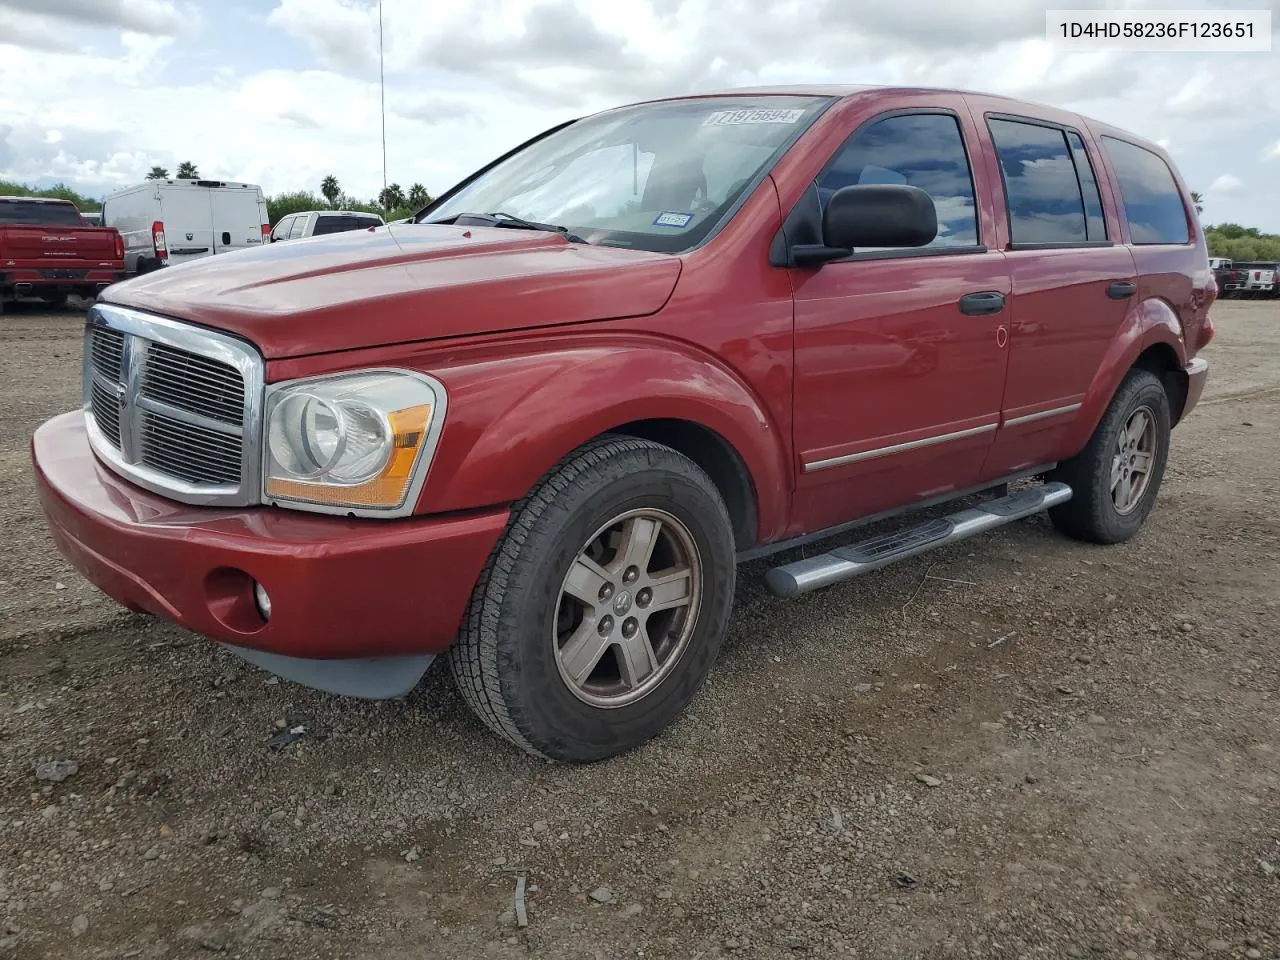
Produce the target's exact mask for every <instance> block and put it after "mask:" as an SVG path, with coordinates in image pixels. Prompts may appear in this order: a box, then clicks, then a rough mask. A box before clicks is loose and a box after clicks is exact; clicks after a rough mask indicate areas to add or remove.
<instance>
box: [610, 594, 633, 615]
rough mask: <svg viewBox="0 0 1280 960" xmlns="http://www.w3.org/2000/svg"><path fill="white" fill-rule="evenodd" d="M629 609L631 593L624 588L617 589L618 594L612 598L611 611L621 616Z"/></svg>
mask: <svg viewBox="0 0 1280 960" xmlns="http://www.w3.org/2000/svg"><path fill="white" fill-rule="evenodd" d="M630 609H631V594H630V593H629V592H628V591H626V590H619V591H618V595H617V596H616V597H614V598H613V612H614V613H616V614H617V615H618V616H622V615H623V614H624V613H626V612H627V611H628V610H630Z"/></svg>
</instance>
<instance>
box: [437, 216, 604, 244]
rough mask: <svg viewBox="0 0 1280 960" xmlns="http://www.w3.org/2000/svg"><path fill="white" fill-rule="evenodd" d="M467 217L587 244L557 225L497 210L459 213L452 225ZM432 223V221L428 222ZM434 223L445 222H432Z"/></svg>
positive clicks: (567, 229)
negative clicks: (541, 232)
mask: <svg viewBox="0 0 1280 960" xmlns="http://www.w3.org/2000/svg"><path fill="white" fill-rule="evenodd" d="M467 217H473V218H475V219H484V220H489V221H492V222H491V223H490V224H489V226H493V227H508V228H510V229H514V230H541V231H543V232H544V233H558V234H560V235H561V236H563V237H564V238H565V239H566V240H568V241H569V242H570V243H587V242H588V241H587V240H585V239H583V238H582V237H580V236H578V235H577V234H576V233H574V232H573V231H572V230H570V229H569V228H568V227H562V226H560V224H558V223H539V222H538V221H536V220H525V219H524V218H523V217H517V216H516V215H515V214H512V213H504V212H503V211H501V210H499V211H497V212H496V213H460V214H458V215H457V216H455V217H453V218H452V220H453V222H454V223H457V222H458V221H459V220H463V219H465V218H467ZM429 222H432V221H429ZM434 222H436V223H440V222H447V221H434Z"/></svg>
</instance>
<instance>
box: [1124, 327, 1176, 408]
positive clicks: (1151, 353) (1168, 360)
mask: <svg viewBox="0 0 1280 960" xmlns="http://www.w3.org/2000/svg"><path fill="white" fill-rule="evenodd" d="M1130 369H1131V370H1146V371H1148V372H1149V373H1153V374H1155V375H1156V376H1157V377H1159V378H1160V382H1161V384H1163V386H1164V392H1165V394H1166V395H1167V396H1168V397H1169V414H1170V417H1171V420H1172V422H1173V423H1174V424H1177V422H1178V421H1179V420H1180V419H1181V418H1182V410H1183V407H1184V406H1186V402H1187V374H1186V371H1184V370H1183V369H1182V364H1181V363H1180V362H1179V360H1178V354H1177V352H1176V351H1175V350H1174V349H1173V347H1172V346H1170V345H1169V344H1167V343H1164V342H1159V343H1153V344H1151V346H1149V347H1147V348H1146V349H1145V350H1143V351H1142V353H1140V354H1139V355H1138V358H1137V359H1136V360H1134V362H1133V365H1132V366H1131V367H1130Z"/></svg>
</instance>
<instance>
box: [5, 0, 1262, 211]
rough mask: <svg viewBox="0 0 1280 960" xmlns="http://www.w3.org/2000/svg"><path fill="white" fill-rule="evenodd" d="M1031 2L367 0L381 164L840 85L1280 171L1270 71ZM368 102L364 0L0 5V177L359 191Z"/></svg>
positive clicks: (1210, 164)
mask: <svg viewBox="0 0 1280 960" xmlns="http://www.w3.org/2000/svg"><path fill="white" fill-rule="evenodd" d="M1063 2H1064V0H1054V2H1053V3H1052V5H1053V6H1055V7H1056V6H1061V5H1063ZM1080 2H1081V3H1085V0H1080ZM1151 2H1153V3H1154V2H1156V0H1151ZM1271 2H1272V3H1273V4H1274V3H1276V2H1280V0H1271ZM1046 5H1048V4H1047V0H1043V2H1042V0H973V2H971V3H969V4H966V5H954V4H953V5H947V4H941V3H936V2H933V0H927V2H926V0H895V2H893V3H872V2H867V3H857V4H851V3H848V2H847V0H775V2H773V3H770V4H763V3H761V2H760V0H610V2H609V3H598V2H595V0H454V2H452V3H431V4H427V3H424V2H422V0H383V6H384V16H385V21H384V26H385V44H386V46H385V52H386V80H387V84H386V109H387V148H388V173H389V176H390V178H391V179H392V180H394V181H398V182H400V183H401V185H407V184H409V183H412V182H414V181H421V182H422V183H424V184H426V185H427V187H428V188H429V189H430V190H431V191H432V192H439V191H441V190H443V189H445V188H447V187H448V186H450V185H451V184H452V183H453V182H455V181H456V180H458V179H459V178H461V177H462V176H464V175H466V174H467V173H469V172H470V171H471V170H473V169H475V168H476V167H477V166H479V165H481V164H483V163H485V162H487V161H488V160H490V159H492V158H493V157H494V156H496V155H498V154H499V153H501V152H504V151H506V150H507V149H510V148H511V147H512V146H514V145H515V144H517V143H519V142H521V141H522V140H525V139H527V138H528V137H530V136H532V135H533V134H535V133H537V132H539V131H540V130H543V129H546V128H547V127H549V126H551V125H553V124H555V123H559V122H561V121H563V120H567V119H570V118H572V117H575V116H581V115H583V114H585V113H588V112H591V111H594V110H597V109H602V108H605V107H609V106H613V105H616V104H619V103H624V102H627V101H631V100H636V99H644V98H649V97H654V96H662V95H667V94H678V93H683V92H698V91H706V90H709V89H722V88H725V87H733V86H739V85H751V84H769V83H804V82H819V83H821V82H850V83H884V84H920V85H927V86H955V87H961V88H966V89H978V90H989V91H991V92H993V93H1004V94H1008V95H1011V96H1015V97H1021V98H1026V99H1030V100H1035V101H1039V102H1044V103H1051V104H1054V105H1057V106H1062V107H1066V108H1068V109H1074V110H1079V111H1081V112H1083V113H1086V114H1088V115H1090V116H1093V117H1096V118H1097V119H1099V120H1102V121H1106V122H1108V123H1112V124H1115V125H1116V126H1119V127H1121V128H1124V129H1128V130H1132V131H1133V132H1134V133H1137V134H1139V135H1141V136H1145V137H1149V138H1151V139H1153V140H1156V141H1158V142H1161V143H1164V144H1165V145H1166V146H1168V145H1170V144H1176V150H1177V163H1178V165H1179V168H1180V169H1181V170H1182V172H1183V174H1184V176H1185V177H1186V179H1187V180H1188V182H1189V183H1191V185H1192V186H1193V187H1195V188H1197V189H1200V190H1202V191H1204V192H1206V193H1208V192H1209V187H1207V186H1206V185H1207V184H1209V183H1211V182H1213V181H1214V178H1215V177H1218V175H1219V174H1220V173H1221V172H1222V170H1223V169H1224V168H1230V169H1231V170H1232V171H1233V173H1232V175H1233V176H1236V177H1238V178H1240V179H1241V180H1243V181H1246V182H1248V183H1251V184H1252V183H1262V182H1264V178H1265V176H1266V172H1265V171H1266V166H1265V165H1264V157H1270V158H1273V159H1280V143H1276V142H1275V138H1276V130H1277V129H1278V128H1280V121H1278V116H1277V111H1276V110H1275V109H1271V108H1269V107H1268V106H1267V104H1268V101H1267V100H1266V98H1262V99H1259V98H1256V97H1239V96H1237V93H1238V91H1240V90H1249V89H1259V90H1262V89H1280V59H1278V58H1274V57H1272V58H1266V57H1263V58H1259V57H1252V58H1230V57H1223V56H1221V55H1216V54H1206V55H1191V54H1145V55H1141V56H1136V55H1117V54H1112V53H1106V52H1098V53H1076V52H1064V51H1061V50H1056V49H1053V48H1051V47H1049V46H1048V45H1047V44H1046V42H1045V40H1044V9H1045V6H1046ZM1087 5H1088V6H1092V7H1096V6H1097V3H1096V2H1094V0H1088V2H1087ZM1125 5H1131V4H1129V3H1127V0H1110V2H1109V3H1108V6H1109V7H1121V6H1125ZM55 10H56V11H57V14H56V19H55V15H54V13H53V11H55ZM1275 19H1276V21H1277V23H1280V16H1277V17H1276V18H1275ZM196 21H198V22H199V23H200V24H201V29H200V30H199V31H195V30H191V29H184V28H183V27H184V25H186V24H189V23H192V22H196ZM15 24H16V25H17V26H16V27H14V28H13V29H8V28H9V27H13V25H15ZM5 43H8V44H9V45H7V46H6V45H3V44H5ZM379 106H380V96H379V88H378V21H377V6H376V4H375V3H374V0H254V2H253V3H252V4H250V3H248V2H247V0H232V2H230V3H228V2H227V0H0V118H3V121H0V178H7V179H18V180H23V181H28V182H30V181H34V180H37V179H44V180H48V179H49V178H53V177H63V178H65V179H67V181H68V182H69V183H72V184H73V185H77V184H78V185H81V186H83V187H84V188H85V189H87V190H89V191H90V192H91V193H97V192H101V191H102V190H105V189H106V188H107V187H109V186H112V185H122V184H125V183H128V182H130V181H133V180H136V179H139V178H141V177H142V176H143V175H145V173H146V171H147V170H148V169H149V168H150V166H151V165H153V164H160V165H163V166H167V167H169V168H170V169H172V168H173V167H174V166H176V165H177V163H178V162H180V161H182V160H193V161H195V162H197V163H198V165H199V167H200V170H201V173H203V174H205V175H206V176H211V177H214V176H216V177H219V178H223V179H236V180H248V181H251V182H259V183H262V184H263V186H264V187H265V188H267V189H268V190H269V191H273V192H275V191H282V190H293V189H299V188H308V189H316V188H317V187H318V185H319V181H320V178H321V177H323V176H324V175H325V174H328V173H333V174H335V175H336V176H337V177H338V178H339V180H340V181H341V183H342V186H343V187H344V189H346V190H347V191H348V192H350V193H352V194H354V195H356V196H360V197H369V196H372V195H373V194H375V193H376V192H377V190H378V189H380V187H381V185H382V154H381V124H380V115H379ZM54 131H56V133H57V134H60V135H61V139H60V140H56V142H55V139H54V138H53V137H51V132H54ZM1273 166H1274V164H1273ZM1214 214H1215V216H1222V217H1223V218H1224V219H1235V220H1239V221H1240V222H1248V223H1256V224H1257V225H1258V226H1260V227H1266V228H1269V229H1273V230H1275V229H1280V195H1277V194H1276V193H1275V192H1270V193H1267V192H1259V191H1252V192H1249V191H1245V192H1240V193H1230V192H1225V191H1222V190H1215V191H1214Z"/></svg>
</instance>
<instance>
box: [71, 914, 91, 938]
mask: <svg viewBox="0 0 1280 960" xmlns="http://www.w3.org/2000/svg"><path fill="white" fill-rule="evenodd" d="M88 930H89V918H88V917H86V916H85V915H84V914H83V913H81V914H78V915H77V916H76V918H75V919H74V920H72V921H71V935H72V936H73V937H82V936H84V935H85V933H86V932H87V931H88Z"/></svg>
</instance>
